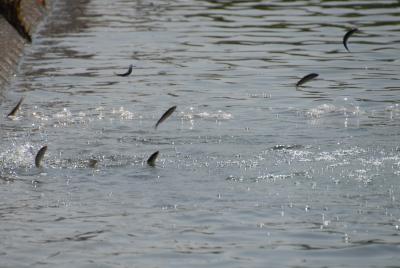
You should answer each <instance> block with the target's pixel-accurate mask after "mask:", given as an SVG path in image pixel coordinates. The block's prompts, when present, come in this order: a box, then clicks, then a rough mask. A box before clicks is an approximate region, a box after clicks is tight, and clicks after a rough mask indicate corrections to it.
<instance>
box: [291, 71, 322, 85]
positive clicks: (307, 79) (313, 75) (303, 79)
mask: <svg viewBox="0 0 400 268" xmlns="http://www.w3.org/2000/svg"><path fill="white" fill-rule="evenodd" d="M317 76H318V74H316V73H310V74H307V75H306V76H304V77H303V78H302V79H300V80H299V82H297V84H296V87H299V86H301V85H303V84H304V83H307V82H308V81H310V80H311V79H314V78H315V77H317Z"/></svg>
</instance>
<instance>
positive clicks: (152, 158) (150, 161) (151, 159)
mask: <svg viewBox="0 0 400 268" xmlns="http://www.w3.org/2000/svg"><path fill="white" fill-rule="evenodd" d="M158 153H159V151H157V152H155V153H153V154H152V155H150V157H149V159H147V164H148V165H149V166H151V167H155V166H156V159H157V157H158Z"/></svg>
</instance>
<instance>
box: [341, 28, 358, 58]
mask: <svg viewBox="0 0 400 268" xmlns="http://www.w3.org/2000/svg"><path fill="white" fill-rule="evenodd" d="M355 32H358V29H357V28H353V29H351V30H350V31H348V32H347V33H346V34H345V35H344V36H343V45H344V47H345V48H346V50H347V51H348V52H350V50H349V48H348V47H347V40H348V39H349V38H350V36H351V35H352V34H353V33H355Z"/></svg>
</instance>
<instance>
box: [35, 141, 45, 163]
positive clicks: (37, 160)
mask: <svg viewBox="0 0 400 268" xmlns="http://www.w3.org/2000/svg"><path fill="white" fill-rule="evenodd" d="M46 150H47V145H46V146H43V147H42V148H40V150H39V152H38V153H37V154H36V157H35V166H36V167H37V168H39V167H40V166H41V162H42V159H43V157H44V154H45V153H46Z"/></svg>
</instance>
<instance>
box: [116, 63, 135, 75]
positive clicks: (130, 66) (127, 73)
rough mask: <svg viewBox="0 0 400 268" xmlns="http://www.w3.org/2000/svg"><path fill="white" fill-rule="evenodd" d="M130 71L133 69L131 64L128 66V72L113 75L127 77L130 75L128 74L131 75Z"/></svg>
mask: <svg viewBox="0 0 400 268" xmlns="http://www.w3.org/2000/svg"><path fill="white" fill-rule="evenodd" d="M132 69H133V65H132V64H131V65H129V69H128V71H126V72H125V73H122V74H117V73H115V75H118V76H128V75H130V74H131V73H132Z"/></svg>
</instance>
